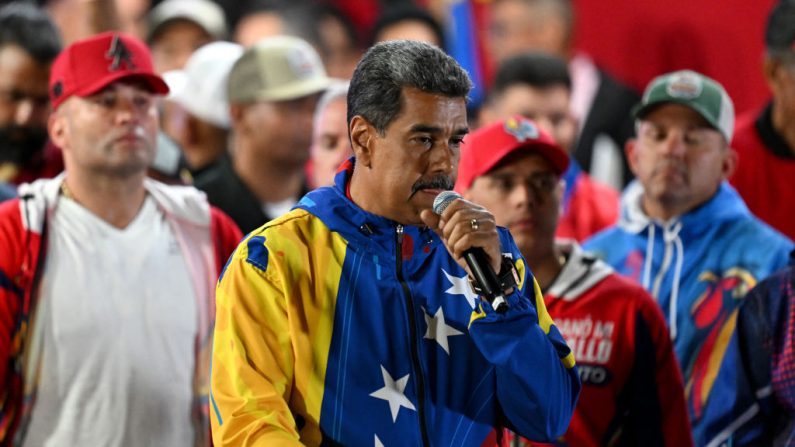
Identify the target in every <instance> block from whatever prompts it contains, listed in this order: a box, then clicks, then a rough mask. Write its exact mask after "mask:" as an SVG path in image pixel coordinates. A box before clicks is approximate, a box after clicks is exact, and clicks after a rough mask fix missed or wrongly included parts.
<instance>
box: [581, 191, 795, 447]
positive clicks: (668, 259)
mask: <svg viewBox="0 0 795 447" xmlns="http://www.w3.org/2000/svg"><path fill="white" fill-rule="evenodd" d="M642 192H643V191H642V186H641V185H640V184H639V183H637V182H635V183H632V184H631V185H630V186H629V187H628V188H627V190H626V191H625V193H624V197H623V198H622V202H623V203H622V207H623V209H622V216H621V221H620V222H619V224H618V225H617V226H616V227H614V228H611V229H608V230H606V231H604V232H602V233H599V234H597V235H596V236H595V237H594V238H593V239H591V240H590V241H588V242H586V243H585V249H586V250H590V251H594V252H596V253H599V254H601V255H602V256H603V257H604V258H605V260H606V261H607V263H608V264H610V265H611V266H613V267H614V268H615V269H616V270H617V271H618V272H619V273H621V274H624V275H626V276H630V277H632V278H634V279H636V280H638V282H640V283H641V284H642V285H643V287H644V288H645V289H646V290H648V291H649V292H650V293H651V295H652V297H653V298H654V299H655V300H656V301H657V304H659V305H660V307H661V308H662V311H663V314H664V315H665V318H666V323H667V324H668V329H669V332H670V334H671V338H672V340H673V343H674V349H675V351H676V355H677V358H678V359H679V364H680V367H681V368H682V375H683V377H684V380H685V394H686V397H687V405H688V411H689V415H690V422H691V424H692V426H693V438H694V441H695V443H696V445H698V446H707V445H709V446H717V445H718V444H719V442H718V441H719V436H720V433H719V432H718V431H716V429H715V427H720V426H722V425H724V424H725V423H727V421H726V420H723V419H724V418H725V417H726V415H725V411H724V409H725V407H727V406H728V404H729V403H730V402H731V401H733V399H734V398H735V396H736V394H737V385H736V384H737V380H738V378H737V374H738V371H739V370H740V368H739V367H738V366H737V365H727V366H725V367H723V368H722V369H721V363H722V362H723V361H724V356H725V354H726V349H727V346H728V344H729V340H730V339H731V336H732V334H733V333H734V330H735V327H736V324H737V307H738V306H739V304H740V303H741V302H742V298H744V297H745V294H746V293H747V292H748V290H750V289H751V288H752V287H753V286H755V285H756V283H757V282H758V281H759V280H761V279H763V278H765V277H767V276H768V275H770V274H771V273H773V272H774V271H776V270H778V269H780V268H782V267H784V266H786V265H787V260H788V256H789V252H790V250H792V248H793V244H792V241H790V240H789V239H787V238H786V237H785V236H783V235H782V234H780V233H778V232H776V231H775V230H773V229H772V228H770V227H769V226H767V225H765V224H764V223H762V222H761V221H760V220H758V219H757V218H756V217H754V216H753V215H752V214H751V213H750V212H749V211H748V208H747V207H746V206H745V203H743V201H742V199H741V198H740V196H739V195H738V194H737V192H736V191H735V190H734V189H733V188H732V187H731V186H729V184H728V183H726V182H724V183H723V184H721V186H720V187H719V189H718V191H717V193H716V194H715V195H714V196H713V197H712V198H711V199H710V200H708V201H707V202H706V203H704V204H703V205H701V206H699V207H698V208H696V209H694V210H692V211H690V212H688V213H687V214H684V215H682V216H679V217H675V218H672V219H670V220H669V221H667V222H659V221H656V220H654V219H652V218H650V217H648V216H647V215H646V214H645V213H644V211H643V210H642V208H641V206H640V199H641V194H642Z"/></svg>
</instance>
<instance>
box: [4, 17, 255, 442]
mask: <svg viewBox="0 0 795 447" xmlns="http://www.w3.org/2000/svg"><path fill="white" fill-rule="evenodd" d="M167 92H168V87H167V86H166V84H165V83H164V82H163V80H162V79H161V78H160V77H159V76H157V75H156V74H155V73H154V71H153V69H152V61H151V56H150V54H149V50H148V49H147V48H146V46H145V45H144V44H143V43H142V42H141V41H139V40H137V39H135V38H133V37H131V36H127V35H124V34H119V33H112V32H109V33H103V34H99V35H97V36H94V37H91V38H88V39H85V40H82V41H78V42H76V43H74V44H72V45H71V46H69V47H68V48H66V49H65V50H64V51H63V53H61V54H60V55H59V56H58V58H57V59H56V60H55V62H54V63H53V67H52V73H51V76H50V83H49V94H50V99H51V102H52V107H53V112H52V115H51V116H50V119H49V123H48V131H49V134H50V138H51V139H52V141H53V142H54V143H55V144H57V145H58V146H59V147H61V148H62V150H63V154H64V163H65V167H66V170H65V173H64V174H63V175H61V176H59V177H57V178H55V179H52V180H40V181H37V182H35V183H33V184H25V185H21V186H20V188H19V198H18V199H14V200H11V201H8V202H5V203H3V204H2V206H0V247H3V250H2V251H0V381H2V382H1V383H2V385H0V445H11V444H12V443H13V444H14V445H23V446H39V445H102V446H128V445H164V446H165V445H168V446H189V445H196V446H199V445H209V426H208V424H207V419H206V415H207V411H208V409H207V384H208V379H209V378H208V377H207V376H208V370H209V363H208V359H209V357H208V356H207V354H208V353H209V351H208V350H209V349H210V348H211V345H212V340H211V334H212V326H213V322H214V320H215V316H214V291H213V289H214V284H215V281H216V279H217V277H218V275H219V273H220V272H221V269H222V266H223V263H224V261H225V260H226V258H227V256H228V255H229V254H230V253H231V252H232V250H233V249H234V246H235V244H236V243H237V241H238V240H239V239H240V236H241V234H240V231H239V230H238V229H237V227H235V225H234V223H232V221H231V220H230V219H229V218H228V217H227V216H225V215H223V213H221V212H220V211H218V210H216V209H214V208H211V207H210V205H209V204H208V202H207V200H206V198H205V197H204V195H203V194H202V193H200V192H198V191H197V190H195V189H193V188H189V187H170V186H166V185H163V184H161V183H158V182H155V181H153V180H150V179H147V178H146V172H147V167H148V166H149V165H150V163H151V162H152V160H153V158H154V156H155V148H156V144H155V142H156V135H157V130H158V111H157V100H158V96H159V95H163V94H165V93H167Z"/></svg>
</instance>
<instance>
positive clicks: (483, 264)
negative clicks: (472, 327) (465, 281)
mask: <svg viewBox="0 0 795 447" xmlns="http://www.w3.org/2000/svg"><path fill="white" fill-rule="evenodd" d="M461 198H462V197H461V194H458V193H457V192H455V191H442V192H440V193H439V195H437V196H436V198H435V199H433V212H434V213H436V214H439V215H441V214H442V213H443V212H444V210H446V209H447V207H448V206H450V204H451V203H453V201H455V200H457V199H461ZM464 260H465V261H466V263H467V266H469V271H471V272H472V276H474V277H475V282H476V283H477V285H478V287H480V289H481V290H482V291H483V296H484V298H486V299H487V300H489V302H490V303H491V305H492V307H493V308H494V310H495V311H497V312H499V313H503V312H505V311H506V310H508V303H507V302H506V301H505V295H503V293H502V287H501V285H500V279H499V278H498V277H497V274H496V273H494V269H493V268H491V263H490V262H489V258H488V256H486V252H485V251H483V249H482V248H480V247H470V248H468V249H466V250H465V251H464Z"/></svg>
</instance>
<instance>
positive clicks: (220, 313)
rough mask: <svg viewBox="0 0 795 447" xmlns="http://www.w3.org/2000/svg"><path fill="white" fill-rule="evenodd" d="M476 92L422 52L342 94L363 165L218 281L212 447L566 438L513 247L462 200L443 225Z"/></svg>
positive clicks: (571, 402) (272, 230) (372, 58)
mask: <svg viewBox="0 0 795 447" xmlns="http://www.w3.org/2000/svg"><path fill="white" fill-rule="evenodd" d="M470 87H471V82H470V80H469V78H468V76H467V74H466V73H465V72H464V71H463V69H462V68H461V67H460V66H459V65H458V64H457V63H456V62H455V61H454V60H453V59H452V58H450V57H449V56H447V55H445V54H444V53H443V52H442V51H441V50H439V49H438V48H436V47H433V46H430V45H427V44H423V43H418V42H410V41H392V42H385V43H381V44H378V45H376V46H374V47H372V48H371V49H370V50H369V51H368V52H367V53H366V54H365V55H364V56H363V58H362V60H361V61H360V62H359V65H358V66H357V68H356V70H355V72H354V74H353V78H352V80H351V83H350V89H349V93H348V130H349V134H350V138H351V143H352V147H353V150H354V157H353V158H351V159H350V160H349V161H348V162H346V164H345V165H343V167H342V168H341V169H340V171H339V173H338V174H337V177H336V184H335V185H334V186H333V187H326V188H320V189H318V190H315V191H313V192H311V193H309V194H308V195H306V196H305V197H304V198H303V199H302V200H301V202H300V203H299V204H298V205H297V206H296V207H295V208H294V209H293V210H292V211H291V212H289V213H287V214H286V215H284V216H282V217H280V218H278V219H276V220H274V221H271V222H269V223H267V224H266V225H264V226H263V227H261V228H259V229H257V230H255V231H254V232H252V233H251V234H249V235H248V237H247V238H246V239H244V240H243V242H241V244H240V246H239V247H238V249H237V250H236V252H235V254H234V255H233V256H232V258H231V259H230V260H229V263H228V265H227V267H226V269H225V272H224V273H223V274H222V276H221V279H220V280H219V283H218V291H217V321H216V328H215V340H214V351H213V359H212V364H213V367H212V392H211V396H210V398H211V409H212V414H211V420H212V424H213V440H214V442H215V445H218V446H254V445H257V446H259V445H261V446H270V445H280V446H282V445H296V446H298V445H309V446H318V445H321V444H322V445H345V446H395V445H401V446H403V445H405V446H441V445H445V446H447V445H455V446H481V445H484V442H485V441H487V437H488V436H489V434H490V433H494V430H493V429H494V428H500V427H507V428H510V429H511V430H514V431H516V432H518V433H520V434H521V435H522V436H524V437H526V438H528V439H531V440H537V441H551V440H554V439H555V438H556V437H558V436H560V435H561V434H563V433H564V432H565V431H566V428H567V427H568V424H569V420H570V418H571V415H572V412H573V410H574V406H575V403H576V401H577V396H578V394H579V390H580V382H579V379H578V374H577V370H576V368H575V366H574V357H573V355H572V354H571V351H570V349H569V347H568V346H567V345H566V343H565V341H564V340H563V338H562V337H561V335H560V332H559V331H558V329H557V328H556V327H555V325H554V323H553V322H552V320H551V319H550V317H549V315H548V314H547V311H546V308H545V307H544V301H543V298H542V297H541V295H540V292H539V289H538V287H537V285H536V284H535V280H534V278H533V276H532V274H531V272H530V271H529V270H528V268H527V264H526V263H525V261H524V259H523V258H522V256H521V254H520V253H519V250H518V249H517V247H516V245H515V243H514V242H513V240H512V238H511V236H510V234H509V233H508V231H507V230H505V229H504V228H498V227H497V226H496V224H495V221H494V217H493V216H492V215H491V214H490V213H489V212H488V211H487V210H486V209H484V208H482V207H480V206H477V205H475V204H473V203H471V202H468V201H465V200H462V199H456V198H455V197H453V198H449V197H447V198H446V196H444V195H443V196H442V197H440V198H439V200H438V201H437V209H436V211H439V212H441V214H440V215H439V214H436V213H434V210H433V208H434V207H433V205H434V200H435V199H436V198H437V196H439V194H440V193H442V192H443V191H445V190H449V189H452V187H453V184H454V180H455V171H456V166H457V163H458V157H459V149H460V146H461V145H462V143H463V141H464V136H465V135H466V133H467V131H468V128H467V119H466V96H467V94H468V93H469V90H470ZM473 270H481V273H484V272H485V274H475V273H473V274H472V275H470V272H472V271H473ZM484 282H486V283H485V284H484ZM495 289H496V290H495ZM475 291H478V292H477V293H476V292H475Z"/></svg>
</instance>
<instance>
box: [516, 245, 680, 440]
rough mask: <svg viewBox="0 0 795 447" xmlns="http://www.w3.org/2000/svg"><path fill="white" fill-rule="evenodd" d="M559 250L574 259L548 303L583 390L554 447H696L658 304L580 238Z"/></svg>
mask: <svg viewBox="0 0 795 447" xmlns="http://www.w3.org/2000/svg"><path fill="white" fill-rule="evenodd" d="M557 245H558V248H560V249H561V251H562V252H563V253H564V254H565V255H566V256H567V260H566V264H565V265H564V266H563V270H562V271H561V272H560V274H559V275H558V277H557V278H555V280H554V282H553V283H552V284H551V285H550V286H549V288H548V289H547V290H546V291H545V293H544V300H545V302H546V305H547V309H548V310H549V313H550V315H551V316H552V318H553V319H554V320H555V324H556V325H557V326H558V328H559V329H560V331H561V333H562V334H563V337H564V338H565V339H566V342H567V343H568V344H569V346H570V347H571V349H572V351H573V352H574V358H575V359H576V360H577V366H578V367H579V372H580V379H581V381H582V391H581V392H580V399H579V401H578V402H577V407H576V408H575V410H574V416H573V417H572V420H571V424H570V425H569V429H568V431H567V432H566V434H565V435H564V436H563V437H562V438H561V439H559V440H558V442H556V443H555V444H554V445H559V446H577V447H589V446H605V445H639V446H650V445H664V446H667V447H674V446H676V447H680V446H692V445H693V440H692V438H691V433H690V422H689V420H688V416H687V409H686V406H685V394H684V389H683V385H682V374H681V372H680V371H679V366H678V364H677V360H676V357H675V355H674V351H673V347H672V344H671V340H670V337H669V335H668V330H667V329H666V326H665V319H664V318H663V315H662V312H661V311H660V309H659V306H657V304H656V303H655V302H654V301H653V300H652V298H651V296H649V294H648V293H647V292H646V291H645V290H644V289H643V288H642V287H641V286H640V285H637V284H635V283H634V282H631V281H630V280H628V279H626V278H623V277H621V276H619V275H618V274H616V273H615V272H614V271H613V269H612V268H610V266H608V265H607V264H605V263H604V262H602V261H600V260H598V259H597V258H596V257H594V256H592V255H590V254H587V253H585V252H583V251H582V250H581V249H580V247H579V246H578V245H577V244H576V243H575V242H574V241H564V240H561V241H558V242H557ZM525 445H527V441H525ZM532 445H540V444H536V443H533V444H532Z"/></svg>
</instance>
